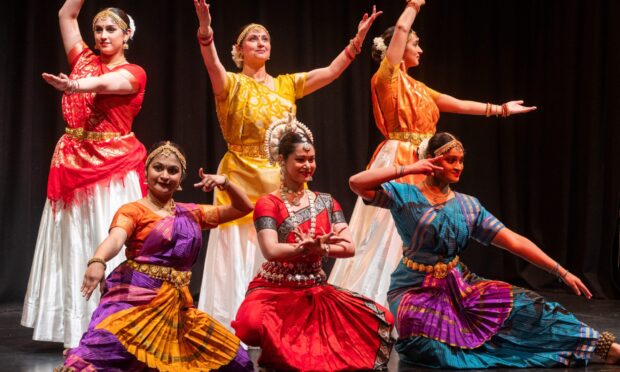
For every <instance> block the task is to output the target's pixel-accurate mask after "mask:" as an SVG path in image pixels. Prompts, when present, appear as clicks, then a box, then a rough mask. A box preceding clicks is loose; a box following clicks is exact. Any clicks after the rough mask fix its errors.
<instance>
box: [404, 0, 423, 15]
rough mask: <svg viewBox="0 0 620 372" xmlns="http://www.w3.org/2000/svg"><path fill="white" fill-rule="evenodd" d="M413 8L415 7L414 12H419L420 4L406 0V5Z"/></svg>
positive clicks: (412, 0)
mask: <svg viewBox="0 0 620 372" xmlns="http://www.w3.org/2000/svg"><path fill="white" fill-rule="evenodd" d="M406 6H410V7H412V8H413V9H415V11H416V13H420V4H418V3H416V2H415V1H414V0H407V5H406Z"/></svg>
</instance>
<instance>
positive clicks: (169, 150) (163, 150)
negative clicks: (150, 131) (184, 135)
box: [146, 141, 187, 173]
mask: <svg viewBox="0 0 620 372" xmlns="http://www.w3.org/2000/svg"><path fill="white" fill-rule="evenodd" d="M159 154H163V155H164V156H170V154H174V155H175V156H176V157H177V159H179V162H180V163H181V167H182V168H183V173H185V171H186V170H187V161H186V160H185V156H183V154H181V152H180V151H179V150H178V149H177V148H176V147H174V146H172V145H171V144H170V141H166V143H165V144H163V145H161V146H159V147H158V148H156V149H155V150H153V151H151V153H150V154H149V156H148V157H147V158H146V167H147V168H148V166H149V164H150V163H151V161H153V159H154V158H155V157H156V156H157V155H159Z"/></svg>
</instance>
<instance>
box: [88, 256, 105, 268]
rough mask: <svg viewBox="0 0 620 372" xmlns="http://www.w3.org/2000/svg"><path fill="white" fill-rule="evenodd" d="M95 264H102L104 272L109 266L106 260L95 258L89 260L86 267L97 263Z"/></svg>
mask: <svg viewBox="0 0 620 372" xmlns="http://www.w3.org/2000/svg"><path fill="white" fill-rule="evenodd" d="M95 262H97V263H100V264H102V265H103V270H105V269H107V268H108V265H106V263H105V260H104V259H103V258H99V257H93V258H91V259H90V260H88V262H87V263H86V267H88V266H90V264H92V263H95Z"/></svg>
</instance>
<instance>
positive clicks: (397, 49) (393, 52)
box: [385, 0, 425, 66]
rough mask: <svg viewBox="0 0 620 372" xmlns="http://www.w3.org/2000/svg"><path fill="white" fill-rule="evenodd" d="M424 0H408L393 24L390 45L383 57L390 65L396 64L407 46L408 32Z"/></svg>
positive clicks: (400, 59)
mask: <svg viewBox="0 0 620 372" xmlns="http://www.w3.org/2000/svg"><path fill="white" fill-rule="evenodd" d="M424 3H425V1H424V0H409V1H407V6H406V7H405V10H403V12H402V13H401V15H400V17H399V18H398V21H396V25H395V26H394V34H393V35H392V40H391V41H390V45H389V46H388V48H387V51H386V52H385V57H386V58H387V60H388V62H389V63H390V65H392V66H398V64H400V61H402V59H403V55H404V54H405V48H406V47H407V41H408V40H409V32H410V31H411V26H412V25H413V21H414V20H415V18H416V16H417V15H418V11H419V10H420V7H421V6H422V5H424Z"/></svg>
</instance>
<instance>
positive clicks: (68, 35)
mask: <svg viewBox="0 0 620 372" xmlns="http://www.w3.org/2000/svg"><path fill="white" fill-rule="evenodd" d="M82 4H84V0H66V1H65V3H64V4H63V6H62V8H60V11H59V12H58V22H59V24H60V34H61V36H62V43H63V45H64V47H65V53H66V54H67V55H69V52H70V51H71V49H72V48H73V47H74V46H75V44H77V43H78V42H79V41H81V40H82V35H81V34H80V28H79V26H78V22H77V17H78V15H79V14H80V9H82Z"/></svg>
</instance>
